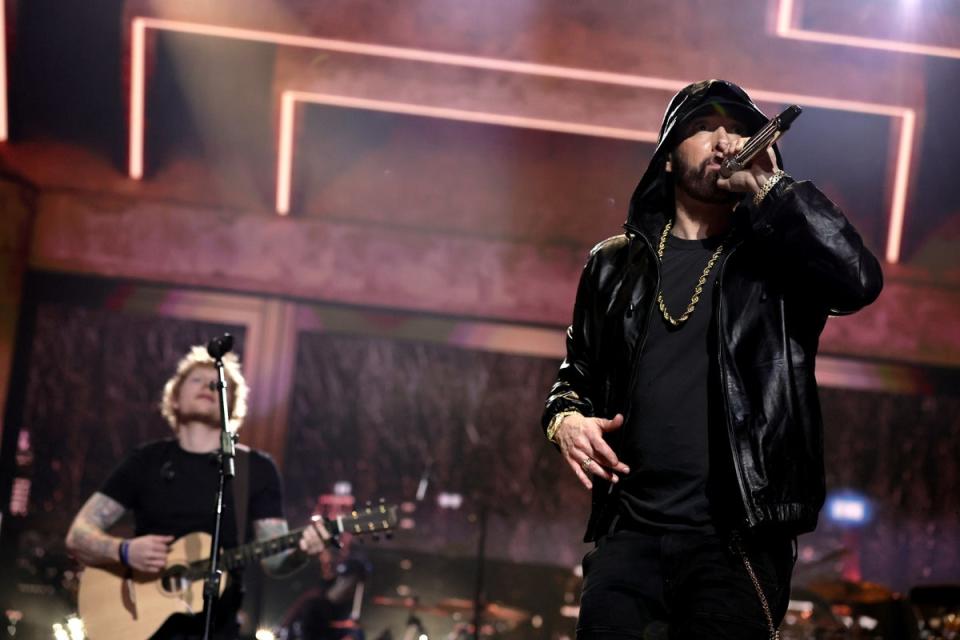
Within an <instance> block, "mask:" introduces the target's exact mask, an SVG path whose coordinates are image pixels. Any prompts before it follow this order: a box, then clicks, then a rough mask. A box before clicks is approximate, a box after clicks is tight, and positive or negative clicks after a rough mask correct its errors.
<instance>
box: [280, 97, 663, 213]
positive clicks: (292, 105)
mask: <svg viewBox="0 0 960 640" xmlns="http://www.w3.org/2000/svg"><path fill="white" fill-rule="evenodd" d="M298 102H303V103H309V104H321V105H327V106H334V107H346V108H351V109H366V110H368V111H380V112H383V113H396V114H403V115H414V116H423V117H427V118H440V119H444V120H454V121H458V122H475V123H480V124H493V125H499V126H504V127H519V128H524V129H539V130H542V131H557V132H562V133H576V134H582V135H588V136H595V137H602V138H615V139H618V140H636V141H640V142H656V141H657V132H656V131H643V130H639V129H620V128H616V127H602V126H597V125H587V124H577V123H573V122H565V121H562V120H543V119H540V118H526V117H522V116H509V115H503V114H496V113H488V112H483V111H467V110H464V109H449V108H445V107H428V106H425V105H418V104H410V103H406V102H394V101H390V100H369V99H366V98H351V97H348V96H340V95H334V94H329V93H313V92H308V91H291V90H288V91H284V92H283V93H282V95H281V108H280V144H279V145H278V153H277V213H278V214H280V215H287V214H288V213H289V212H290V191H291V181H292V172H293V146H294V145H293V137H294V128H295V119H296V104H297V103H298Z"/></svg>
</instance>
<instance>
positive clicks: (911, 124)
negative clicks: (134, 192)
mask: <svg viewBox="0 0 960 640" xmlns="http://www.w3.org/2000/svg"><path fill="white" fill-rule="evenodd" d="M781 1H782V2H783V3H789V2H790V0H781ZM786 8H787V11H784V5H783V4H781V6H780V14H779V16H778V32H779V28H780V23H781V22H782V21H783V20H784V16H786V18H785V19H786V23H787V24H789V19H790V15H791V11H792V4H788V6H787V7H786ZM147 29H157V30H165V31H175V32H179V33H191V34H196V35H207V36H212V37H221V38H231V39H237V40H249V41H256V42H268V43H273V44H278V45H285V46H295V47H305V48H313V49H324V50H329V51H339V52H345V53H354V54H359V55H369V56H379V57H386V58H396V59H402V60H413V61H418V62H429V63H435V64H447V65H455V66H463V67H473V68H479V69H490V70H496V71H505V72H510V73H522V74H529V75H536V76H548V77H555V78H564V79H568V80H580V81H585V82H598V83H604V84H614V85H622V86H631V87H642V88H648V89H655V90H661V91H676V90H678V89H680V88H682V87H683V86H685V85H687V84H688V83H689V81H688V80H682V79H676V78H658V77H652V76H639V75H631V74H623V73H611V72H605V71H593V70H590V69H579V68H574V67H560V66H555V65H545V64H537V63H530V62H518V61H514V60H502V59H499V58H487V57H480V56H470V55H462V54H451V53H442V52H437V51H426V50H423V49H413V48H406V47H391V46H383V45H375V44H367V43H361V42H348V41H345V40H333V39H329V38H315V37H310V36H297V35H291V34H283V33H278V32H273V31H262V30H257V29H240V28H235V27H224V26H217V25H208V24H197V23H190V22H181V21H175V20H162V19H157V18H143V17H139V18H134V19H133V20H132V31H133V33H132V37H131V67H132V69H131V82H130V161H129V174H130V177H132V178H134V179H140V178H142V177H143V136H144V131H143V122H144V90H145V87H144V73H145V66H144V65H145V55H146V54H145V49H146V30H147ZM748 91H749V92H750V94H751V95H753V96H754V97H755V99H757V100H760V101H769V102H778V103H789V102H797V103H800V104H804V105H806V106H811V107H820V108H824V109H838V110H842V111H853V112H858V113H868V114H878V115H886V116H889V117H891V118H893V119H897V118H899V119H900V120H901V126H900V130H899V134H900V135H899V143H898V152H897V154H896V160H895V163H894V168H893V176H894V194H893V198H892V202H891V209H890V214H889V218H890V225H889V229H888V234H887V250H886V258H887V261H888V262H897V261H898V260H899V258H900V243H901V237H902V229H903V220H904V211H905V203H906V197H907V185H908V178H909V173H910V160H911V151H912V149H913V145H914V140H913V136H914V129H915V121H916V117H915V113H914V111H913V110H911V109H908V108H905V107H901V106H895V105H884V104H875V103H870V102H862V101H856V100H842V99H836V98H824V97H820V96H809V95H801V94H791V93H782V92H775V91H764V90H758V89H748ZM286 95H287V94H286V93H285V94H284V96H285V97H283V98H282V100H283V103H282V104H281V118H282V120H283V121H282V122H281V127H280V141H279V158H278V161H277V203H276V209H277V212H278V213H280V214H281V215H284V214H286V213H287V212H288V211H289V199H290V195H289V194H290V177H289V176H290V174H291V171H292V162H293V151H294V150H293V134H294V126H295V122H294V119H295V115H296V114H295V112H296V109H295V103H296V99H295V96H292V97H286ZM358 100H359V99H358ZM394 104H397V103H394ZM405 107H408V108H418V109H437V108H434V107H419V106H416V105H405ZM397 108H399V107H397ZM382 110H387V109H382ZM449 111H454V110H449ZM462 113H469V114H474V116H472V117H478V118H487V119H486V120H472V121H475V122H480V121H483V122H488V123H491V124H506V125H508V126H528V125H518V124H512V125H511V124H509V123H508V122H506V121H505V120H502V119H504V118H512V116H504V115H501V114H489V113H488V114H484V113H478V112H459V113H458V114H456V118H460V117H461V115H460V114H462ZM420 115H428V114H425V113H421V114H420ZM450 115H453V114H448V115H447V116H440V115H436V116H434V117H450ZM514 122H516V120H515V121H514ZM536 122H539V123H540V125H539V127H538V128H545V127H546V125H547V123H549V125H550V126H551V127H557V126H563V127H567V128H568V129H552V130H569V128H570V127H572V128H578V127H580V128H581V129H580V130H579V131H578V132H580V133H586V131H585V130H583V129H582V128H584V127H590V125H582V124H575V123H558V122H556V121H536V120H534V119H528V124H533V123H536ZM598 129H606V128H604V127H598ZM609 131H616V130H615V129H610V130H609ZM621 131H630V132H631V135H640V134H641V133H644V132H638V131H634V130H621ZM646 133H649V132H646ZM587 135H596V134H590V133H587ZM608 135H610V134H609V133H608ZM629 139H635V138H629Z"/></svg>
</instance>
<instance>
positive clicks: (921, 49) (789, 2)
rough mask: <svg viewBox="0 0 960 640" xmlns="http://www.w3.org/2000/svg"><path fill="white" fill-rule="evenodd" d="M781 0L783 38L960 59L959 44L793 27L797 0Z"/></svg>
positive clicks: (779, 17)
mask: <svg viewBox="0 0 960 640" xmlns="http://www.w3.org/2000/svg"><path fill="white" fill-rule="evenodd" d="M777 2H778V3H779V4H778V5H777V8H776V16H777V18H776V25H777V26H776V34H777V35H778V36H780V37H781V38H788V39H791V40H804V41H806V42H821V43H824V44H838V45H842V46H846V47H858V48H861V49H881V50H884V51H896V52H897V53H915V54H918V55H926V56H936V57H940V58H958V59H960V48H956V47H943V46H937V45H931V44H919V43H916V42H907V41H905V40H888V39H884V38H867V37H865V36H851V35H845V34H842V33H830V32H827V31H813V30H810V29H799V28H797V27H794V26H793V14H794V11H793V6H794V0H777Z"/></svg>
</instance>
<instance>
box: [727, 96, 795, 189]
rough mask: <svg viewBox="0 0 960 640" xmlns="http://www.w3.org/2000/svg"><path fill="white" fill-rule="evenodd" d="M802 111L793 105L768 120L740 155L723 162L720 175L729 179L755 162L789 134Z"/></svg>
mask: <svg viewBox="0 0 960 640" xmlns="http://www.w3.org/2000/svg"><path fill="white" fill-rule="evenodd" d="M802 111H803V109H801V108H800V105H798V104H792V105H790V106H789V107H787V108H786V109H784V110H783V113H781V114H780V115H778V116H774V117H773V118H771V119H770V120H768V121H767V123H766V124H765V125H763V126H762V127H760V130H759V131H757V132H756V133H755V134H753V137H751V138H750V141H749V142H747V144H745V145H744V146H743V149H742V150H741V151H740V153H738V154H737V155H735V156H733V157H732V158H727V159H726V160H724V161H723V164H721V165H720V175H721V176H722V177H724V178H729V177H730V176H732V175H733V174H734V173H736V172H737V171H740V170H741V169H743V168H744V167H746V166H747V165H748V164H750V161H751V160H753V159H754V157H756V155H757V154H758V153H760V152H761V151H764V150H765V149H767V148H768V147H769V146H770V145H772V144H773V143H774V142H776V141H777V139H778V138H779V137H780V136H782V135H783V134H784V133H786V132H787V129H789V128H790V125H791V124H793V121H794V120H796V119H797V116H799V115H800V113H801V112H802Z"/></svg>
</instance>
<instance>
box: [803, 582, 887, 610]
mask: <svg viewBox="0 0 960 640" xmlns="http://www.w3.org/2000/svg"><path fill="white" fill-rule="evenodd" d="M807 589H809V590H810V591H813V592H814V593H816V594H817V595H819V596H820V597H821V598H823V599H824V600H827V601H829V602H837V603H843V602H848V603H858V604H876V603H878V602H886V601H888V600H892V599H893V598H895V597H896V593H895V592H894V591H893V590H891V589H889V588H887V587H885V586H883V585H882V584H877V583H875V582H866V581H860V582H852V581H850V580H822V581H817V582H812V583H810V584H808V585H807Z"/></svg>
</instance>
